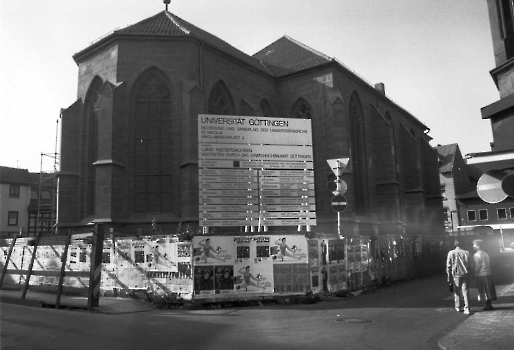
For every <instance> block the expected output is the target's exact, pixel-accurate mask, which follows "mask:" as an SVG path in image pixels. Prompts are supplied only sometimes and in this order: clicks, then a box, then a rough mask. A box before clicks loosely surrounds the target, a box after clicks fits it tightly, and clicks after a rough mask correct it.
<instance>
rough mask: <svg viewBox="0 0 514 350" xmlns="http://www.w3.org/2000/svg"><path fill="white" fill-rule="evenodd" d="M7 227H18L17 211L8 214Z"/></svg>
mask: <svg viewBox="0 0 514 350" xmlns="http://www.w3.org/2000/svg"><path fill="white" fill-rule="evenodd" d="M7 225H9V226H17V225H18V212H17V211H10V212H9V220H8V221H7Z"/></svg>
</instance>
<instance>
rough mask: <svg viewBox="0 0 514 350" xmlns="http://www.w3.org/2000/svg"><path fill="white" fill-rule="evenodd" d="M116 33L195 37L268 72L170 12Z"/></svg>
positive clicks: (240, 52)
mask: <svg viewBox="0 0 514 350" xmlns="http://www.w3.org/2000/svg"><path fill="white" fill-rule="evenodd" d="M114 33H117V34H128V35H165V36H166V35H169V36H189V37H193V38H196V39H198V40H200V41H202V42H205V43H206V44H208V45H211V46H213V47H215V48H216V49H218V50H220V51H222V52H224V53H226V54H228V55H230V56H233V57H234V58H237V59H238V60H241V61H243V62H245V63H247V64H249V65H251V66H253V67H255V68H257V69H259V70H261V71H263V72H266V70H265V68H264V67H263V66H262V65H261V64H260V63H259V61H258V60H256V59H255V58H253V57H251V56H249V55H247V54H245V53H244V52H242V51H240V50H238V49H236V48H235V47H233V46H232V45H230V44H228V43H227V42H225V41H223V40H221V39H220V38H218V37H216V36H214V35H212V34H210V33H208V32H206V31H205V30H203V29H200V28H198V27H196V26H194V25H193V24H191V23H189V22H187V21H185V20H183V19H182V18H180V17H177V16H175V15H174V14H172V13H170V12H168V11H163V12H159V13H158V14H156V15H154V16H152V17H149V18H147V19H144V20H142V21H141V22H138V23H136V24H133V25H131V26H128V27H126V28H123V29H120V30H116V31H114Z"/></svg>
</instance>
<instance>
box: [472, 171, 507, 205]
mask: <svg viewBox="0 0 514 350" xmlns="http://www.w3.org/2000/svg"><path fill="white" fill-rule="evenodd" d="M505 177H507V173H506V172H504V171H503V170H491V171H488V172H486V173H485V174H483V175H482V176H480V179H479V180H478V184H477V192H478V196H479V197H480V198H482V200H483V201H484V202H486V203H489V204H494V203H499V202H501V201H503V200H504V199H505V198H507V197H508V195H507V193H505V191H504V190H503V188H502V180H503V179H504V178H505Z"/></svg>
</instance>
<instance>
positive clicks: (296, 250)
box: [270, 235, 309, 264]
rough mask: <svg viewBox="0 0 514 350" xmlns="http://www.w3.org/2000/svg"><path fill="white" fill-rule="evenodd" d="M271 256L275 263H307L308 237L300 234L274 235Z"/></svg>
mask: <svg viewBox="0 0 514 350" xmlns="http://www.w3.org/2000/svg"><path fill="white" fill-rule="evenodd" d="M272 243H273V244H272V245H271V248H270V249H271V250H270V254H271V258H272V260H273V263H275V264H290V263H307V262H308V259H307V257H308V251H309V248H308V246H307V238H305V236H300V235H286V236H274V237H273V240H272Z"/></svg>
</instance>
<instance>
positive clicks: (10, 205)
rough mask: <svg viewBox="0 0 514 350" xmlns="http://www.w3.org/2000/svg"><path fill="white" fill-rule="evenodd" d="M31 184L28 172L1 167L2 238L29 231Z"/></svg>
mask: <svg viewBox="0 0 514 350" xmlns="http://www.w3.org/2000/svg"><path fill="white" fill-rule="evenodd" d="M31 183H32V180H31V178H30V173H29V171H28V170H26V169H15V168H8V167H3V166H0V237H1V238H10V237H14V236H15V235H17V234H19V233H20V232H26V231H27V226H28V207H29V203H30V192H31Z"/></svg>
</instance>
